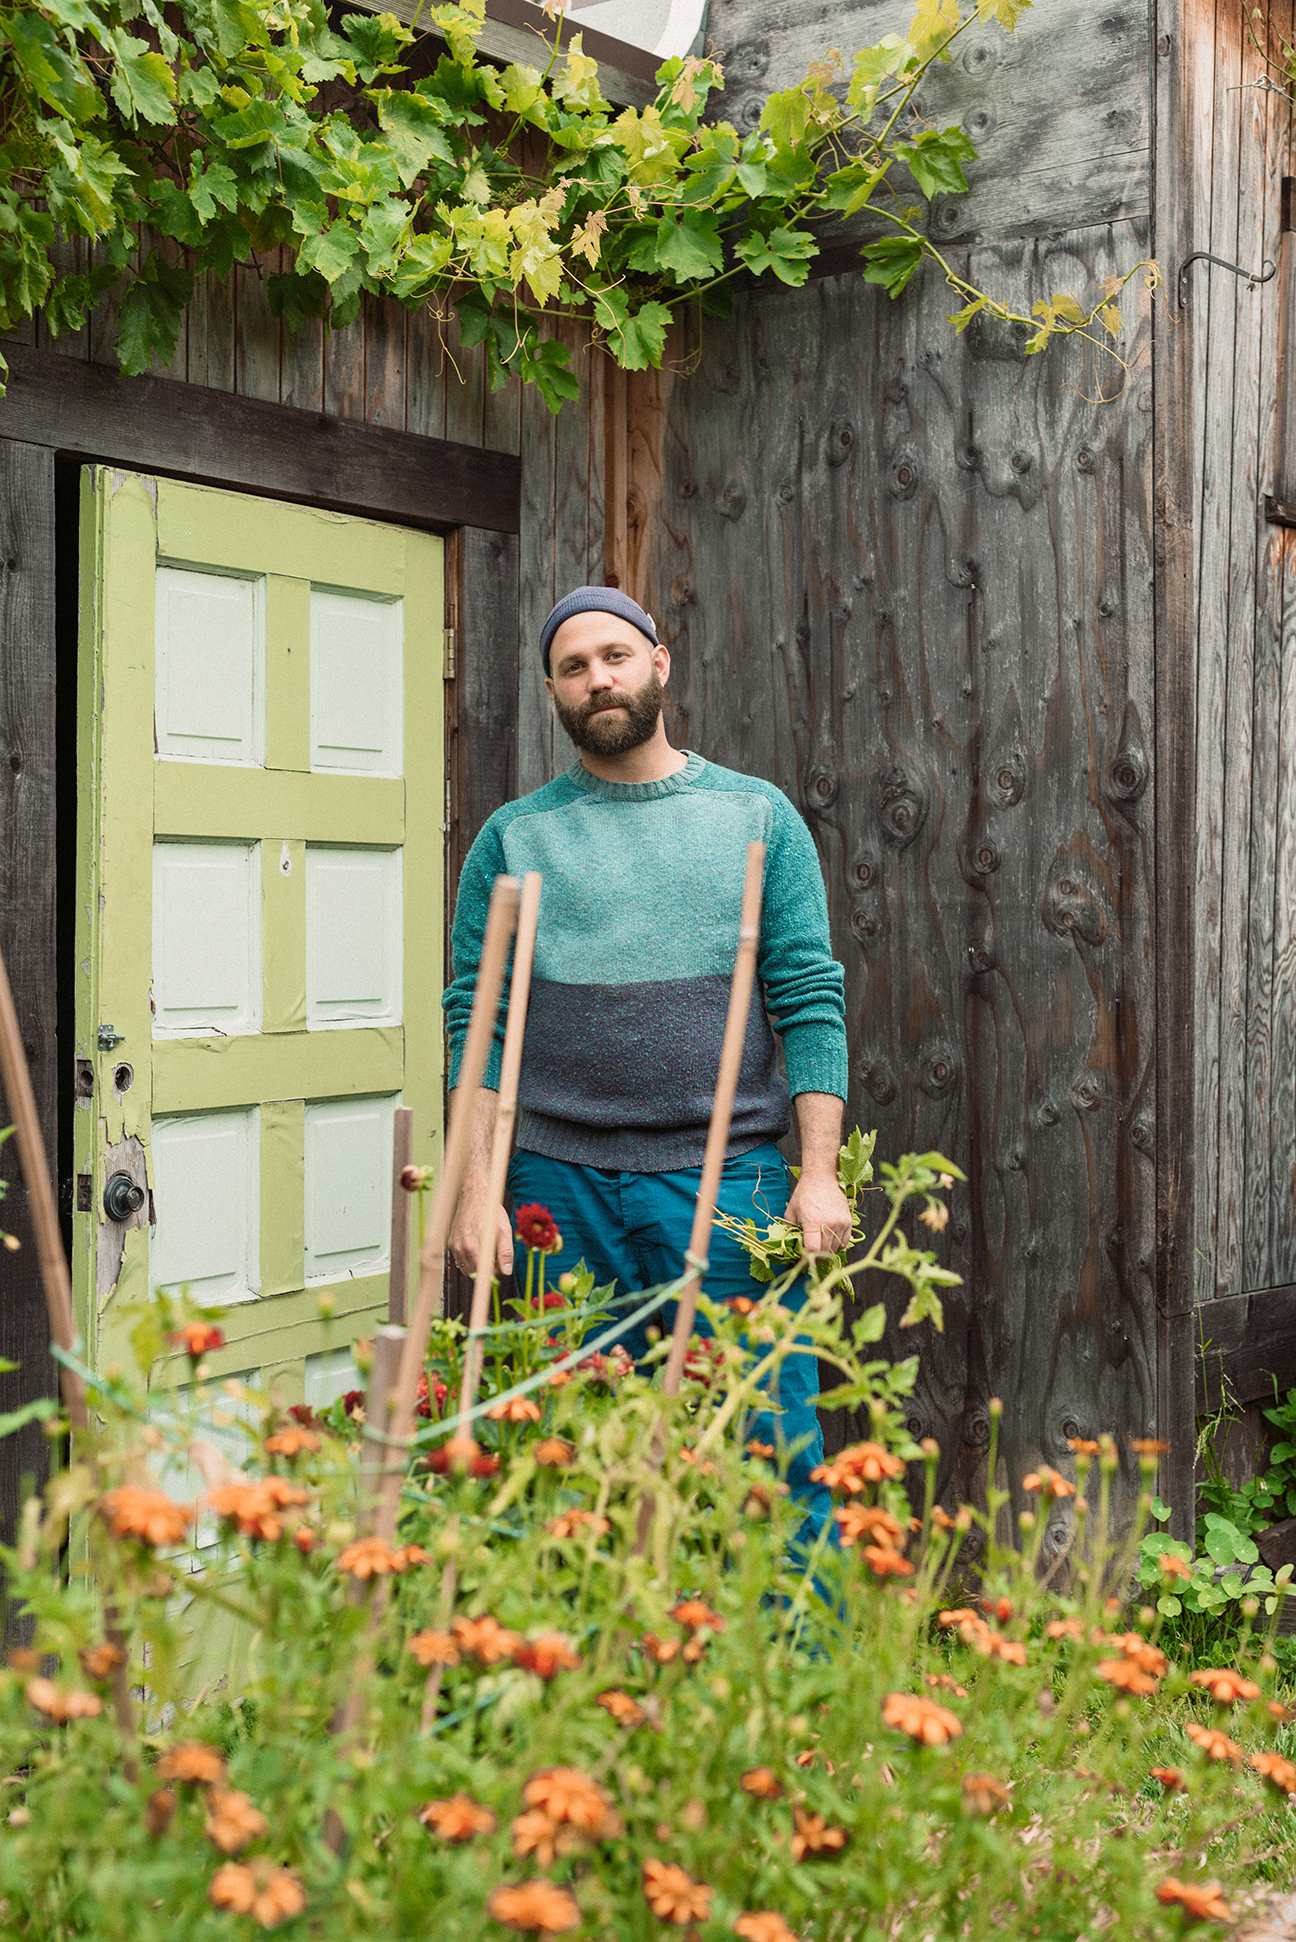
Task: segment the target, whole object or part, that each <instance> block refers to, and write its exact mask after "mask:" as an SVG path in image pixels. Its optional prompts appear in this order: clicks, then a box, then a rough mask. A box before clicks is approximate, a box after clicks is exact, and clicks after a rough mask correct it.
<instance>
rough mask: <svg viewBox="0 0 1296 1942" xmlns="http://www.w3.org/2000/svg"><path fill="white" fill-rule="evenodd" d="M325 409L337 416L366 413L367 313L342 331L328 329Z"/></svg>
mask: <svg viewBox="0 0 1296 1942" xmlns="http://www.w3.org/2000/svg"><path fill="white" fill-rule="evenodd" d="M324 409H325V411H326V412H328V413H329V415H330V417H333V418H359V419H363V418H364V415H365V320H364V312H363V309H362V310H361V313H360V315H359V316H358V317H357V318H356V319H355V321H354V322H353V323H350V324H345V325H344V326H343V327H342V329H341V330H327V329H326V330H325V332H324Z"/></svg>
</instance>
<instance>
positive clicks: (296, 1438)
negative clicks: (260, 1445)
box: [265, 1423, 324, 1457]
mask: <svg viewBox="0 0 1296 1942" xmlns="http://www.w3.org/2000/svg"><path fill="white" fill-rule="evenodd" d="M265 1446H266V1449H267V1451H268V1452H269V1454H270V1455H271V1456H282V1457H295V1456H300V1455H301V1452H302V1451H303V1450H322V1449H323V1447H324V1439H323V1437H322V1436H316V1434H315V1432H314V1430H303V1429H299V1428H298V1427H297V1425H296V1424H295V1423H293V1424H290V1425H289V1427H288V1428H287V1429H282V1430H276V1431H275V1433H274V1435H273V1436H267V1438H266V1440H265Z"/></svg>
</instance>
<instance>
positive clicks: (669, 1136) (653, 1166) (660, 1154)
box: [517, 1110, 791, 1173]
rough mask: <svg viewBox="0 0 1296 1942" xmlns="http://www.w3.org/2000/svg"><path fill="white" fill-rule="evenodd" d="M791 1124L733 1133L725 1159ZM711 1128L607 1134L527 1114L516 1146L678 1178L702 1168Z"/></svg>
mask: <svg viewBox="0 0 1296 1942" xmlns="http://www.w3.org/2000/svg"><path fill="white" fill-rule="evenodd" d="M790 1124H791V1121H790V1120H789V1119H787V1118H784V1120H783V1121H782V1123H781V1124H777V1125H773V1126H761V1127H744V1128H743V1129H742V1131H740V1132H738V1133H734V1134H731V1136H730V1139H729V1145H728V1147H727V1148H726V1150H725V1157H726V1159H730V1160H737V1159H741V1157H742V1155H743V1154H744V1153H754V1152H755V1150H756V1148H757V1147H758V1146H765V1145H767V1144H768V1142H769V1141H771V1140H780V1139H782V1137H783V1135H784V1134H785V1133H786V1132H787V1131H788V1129H789V1126H790ZM706 1137H707V1129H706V1127H705V1126H700V1127H697V1128H692V1127H689V1128H681V1127H677V1126H668V1127H663V1128H662V1129H660V1130H658V1129H656V1128H653V1127H640V1126H636V1127H616V1128H614V1129H609V1130H603V1129H601V1128H600V1127H597V1126H581V1125H579V1124H577V1123H576V1122H575V1121H573V1120H562V1119H550V1118H548V1117H546V1115H545V1114H543V1113H534V1112H527V1111H525V1110H523V1111H522V1112H521V1113H520V1114H519V1115H518V1135H517V1143H518V1147H519V1150H520V1151H522V1152H524V1153H538V1154H540V1155H541V1157H542V1158H544V1159H546V1160H566V1161H567V1162H568V1163H569V1164H570V1165H572V1166H578V1167H598V1168H599V1169H600V1170H601V1171H603V1172H605V1173H679V1172H682V1171H683V1170H684V1169H685V1168H688V1167H700V1166H701V1164H702V1158H703V1154H704V1153H705V1151H706Z"/></svg>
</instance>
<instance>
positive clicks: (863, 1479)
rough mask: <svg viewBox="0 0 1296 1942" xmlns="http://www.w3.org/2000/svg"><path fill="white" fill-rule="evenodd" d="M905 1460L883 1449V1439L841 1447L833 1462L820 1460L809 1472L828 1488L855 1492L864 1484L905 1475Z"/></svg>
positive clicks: (813, 1481) (815, 1481)
mask: <svg viewBox="0 0 1296 1942" xmlns="http://www.w3.org/2000/svg"><path fill="white" fill-rule="evenodd" d="M904 1472H905V1467H904V1464H903V1463H902V1462H901V1461H900V1459H899V1457H894V1456H892V1455H891V1452H890V1451H889V1450H884V1449H883V1447H882V1445H881V1444H880V1443H854V1444H852V1445H851V1446H850V1448H849V1449H846V1450H839V1451H838V1453H837V1455H836V1456H835V1457H834V1458H833V1459H832V1461H831V1462H830V1463H821V1464H820V1465H819V1466H818V1468H817V1469H815V1470H812V1471H811V1472H810V1481H811V1483H826V1484H827V1486H828V1488H829V1490H845V1491H849V1492H850V1494H851V1495H852V1496H855V1495H857V1494H858V1493H859V1492H860V1491H861V1490H863V1488H864V1486H865V1484H870V1483H883V1482H884V1481H885V1480H886V1479H887V1478H888V1477H903V1475H904Z"/></svg>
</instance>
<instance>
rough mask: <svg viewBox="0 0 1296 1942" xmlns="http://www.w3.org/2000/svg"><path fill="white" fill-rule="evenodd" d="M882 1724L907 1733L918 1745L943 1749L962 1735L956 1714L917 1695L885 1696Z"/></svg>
mask: <svg viewBox="0 0 1296 1942" xmlns="http://www.w3.org/2000/svg"><path fill="white" fill-rule="evenodd" d="M882 1723H883V1725H884V1726H894V1727H895V1728H896V1730H897V1731H898V1732H901V1733H907V1734H908V1735H909V1737H910V1739H913V1740H917V1741H918V1743H919V1745H920V1746H945V1745H947V1744H948V1742H949V1741H950V1740H957V1739H959V1738H961V1737H962V1733H963V1723H962V1721H961V1720H960V1719H959V1717H958V1714H957V1713H951V1712H950V1710H949V1708H948V1706H938V1705H937V1703H936V1701H935V1700H934V1699H925V1698H923V1697H922V1695H921V1694H918V1693H888V1694H887V1696H886V1698H885V1699H884V1700H883V1702H882Z"/></svg>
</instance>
